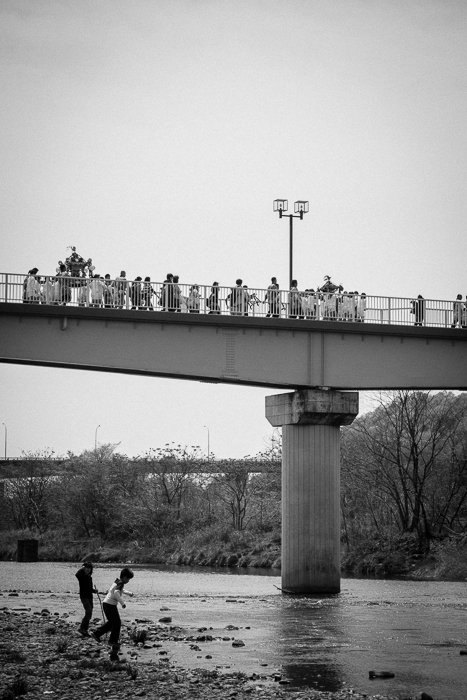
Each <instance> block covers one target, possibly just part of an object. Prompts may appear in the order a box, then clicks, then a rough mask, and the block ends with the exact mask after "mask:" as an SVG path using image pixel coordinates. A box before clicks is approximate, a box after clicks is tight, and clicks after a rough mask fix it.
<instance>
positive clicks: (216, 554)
mask: <svg viewBox="0 0 467 700" xmlns="http://www.w3.org/2000/svg"><path fill="white" fill-rule="evenodd" d="M32 536H33V535H31V534H30V533H25V532H22V531H16V532H10V533H5V532H3V533H1V534H0V559H2V560H10V561H13V560H15V559H16V550H17V540H18V539H28V538H30V537H32ZM280 543H281V538H280V533H277V532H275V533H274V532H273V533H264V532H255V531H249V530H248V531H242V532H238V531H236V530H230V531H229V530H226V531H224V532H219V531H218V530H217V531H214V530H213V528H206V529H204V530H199V531H198V532H196V533H191V534H190V535H189V536H187V537H185V538H183V539H181V538H170V539H169V538H167V539H165V540H159V541H158V542H157V543H155V544H154V545H153V546H147V545H140V544H139V543H138V542H108V541H107V542H102V541H100V540H97V539H85V540H71V541H70V540H69V539H67V538H66V536H65V535H64V533H60V532H48V533H45V534H44V535H42V536H41V537H39V558H40V559H41V560H42V561H83V560H84V559H90V560H91V561H93V562H131V563H134V564H178V565H185V566H227V567H242V568H246V567H262V568H280V565H281V558H280V557H281V553H280Z"/></svg>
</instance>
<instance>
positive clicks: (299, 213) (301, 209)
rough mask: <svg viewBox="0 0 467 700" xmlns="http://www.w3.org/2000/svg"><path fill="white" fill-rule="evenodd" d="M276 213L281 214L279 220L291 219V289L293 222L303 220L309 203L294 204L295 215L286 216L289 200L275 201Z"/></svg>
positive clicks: (298, 202) (290, 282) (299, 201)
mask: <svg viewBox="0 0 467 700" xmlns="http://www.w3.org/2000/svg"><path fill="white" fill-rule="evenodd" d="M273 207H274V211H278V212H279V219H282V217H283V216H285V217H288V218H289V289H290V287H291V286H292V280H293V220H294V219H303V214H306V213H307V212H308V211H309V202H305V201H302V200H298V201H297V202H294V211H295V214H284V212H285V211H287V209H288V208H289V201H288V199H275V200H274V204H273Z"/></svg>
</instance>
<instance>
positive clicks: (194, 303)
mask: <svg viewBox="0 0 467 700" xmlns="http://www.w3.org/2000/svg"><path fill="white" fill-rule="evenodd" d="M199 303H200V293H199V285H198V284H194V285H193V286H191V287H190V293H189V294H188V300H187V306H188V311H189V312H190V314H199Z"/></svg>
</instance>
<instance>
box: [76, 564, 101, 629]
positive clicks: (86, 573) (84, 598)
mask: <svg viewBox="0 0 467 700" xmlns="http://www.w3.org/2000/svg"><path fill="white" fill-rule="evenodd" d="M75 576H76V578H77V579H78V581H79V597H80V599H81V602H82V604H83V608H84V617H83V619H82V620H81V624H80V626H79V629H78V632H79V633H80V634H81V636H83V637H89V631H88V630H89V621H90V619H91V617H92V608H93V600H92V594H93V593H97V588H96V587H95V586H94V585H93V582H92V564H91V562H90V561H85V562H84V563H83V566H82V567H81V569H78V571H77V572H76V574H75Z"/></svg>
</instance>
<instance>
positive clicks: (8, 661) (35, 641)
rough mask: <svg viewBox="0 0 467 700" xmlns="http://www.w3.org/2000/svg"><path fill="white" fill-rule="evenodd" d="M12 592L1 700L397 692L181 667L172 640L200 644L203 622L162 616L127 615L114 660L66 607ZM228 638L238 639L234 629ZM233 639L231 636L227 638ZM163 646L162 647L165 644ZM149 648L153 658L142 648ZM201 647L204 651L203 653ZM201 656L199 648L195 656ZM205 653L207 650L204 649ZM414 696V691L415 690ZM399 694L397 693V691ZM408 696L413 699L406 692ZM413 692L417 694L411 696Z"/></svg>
mask: <svg viewBox="0 0 467 700" xmlns="http://www.w3.org/2000/svg"><path fill="white" fill-rule="evenodd" d="M18 603H20V600H18V599H17V598H16V599H15V598H10V599H7V598H4V599H3V601H2V603H1V604H0V630H1V632H2V634H1V639H0V700H15V699H16V698H18V697H24V698H25V699H26V700H29V699H30V700H32V699H33V698H41V699H42V700H43V699H44V698H45V697H50V698H52V699H53V698H57V699H59V700H82V698H83V697H86V698H87V699H90V700H100V698H106V699H107V700H117V699H120V698H134V697H135V698H139V697H144V698H147V700H153V699H154V700H156V699H157V700H164V699H167V700H169V699H170V700H185V699H187V700H188V698H189V699H190V700H191V699H193V698H202V699H206V700H208V699H209V700H211V699H214V700H215V698H222V699H223V700H225V699H226V698H236V699H237V700H242V698H252V697H253V698H254V697H257V698H268V699H269V698H278V699H282V698H293V700H295V699H296V700H305V699H306V700H363V699H364V698H365V699H366V700H395V698H394V699H392V698H391V697H390V696H382V695H374V696H368V695H362V694H360V693H357V692H355V691H353V690H352V689H345V690H342V691H339V692H335V693H326V692H319V691H315V690H310V689H306V690H303V689H299V690H297V689H296V688H291V687H290V686H289V685H288V683H287V679H286V678H282V677H281V675H280V674H278V673H274V672H271V670H268V669H267V668H265V669H264V674H257V673H254V674H251V675H249V676H248V675H246V674H244V673H241V672H238V671H235V672H229V671H228V670H226V669H221V670H218V669H216V670H207V669H205V668H204V669H203V668H194V669H193V668H191V669H188V668H183V667H182V666H180V665H178V666H176V665H175V664H173V663H172V661H171V659H170V643H171V642H172V643H173V640H174V639H176V640H177V641H183V642H185V643H186V644H187V645H190V648H191V649H193V648H194V649H195V651H196V647H197V648H198V649H199V651H200V652H201V646H202V644H203V642H204V641H208V638H209V634H208V631H207V630H199V631H198V632H199V634H198V635H197V636H193V635H192V636H191V637H183V636H180V634H181V633H180V630H178V629H177V628H174V627H171V626H170V618H166V619H165V622H161V621H157V622H156V621H151V620H137V621H136V624H135V623H133V625H129V624H128V623H124V626H123V628H122V638H121V639H122V646H121V649H120V653H119V655H118V660H111V659H110V655H109V649H110V648H109V647H108V646H107V644H105V643H101V644H98V643H97V642H95V641H94V640H93V639H92V638H81V637H80V636H79V634H78V631H77V622H76V620H72V619H71V618H70V616H69V614H68V613H67V612H52V611H51V610H49V609H47V608H44V609H42V610H34V611H31V608H29V607H28V606H27V605H21V604H18ZM226 639H228V640H229V642H230V643H231V644H232V646H235V642H237V643H238V642H241V640H236V639H235V637H234V638H232V637H227V638H226ZM232 639H233V641H232ZM164 647H165V648H164ZM146 649H151V651H152V652H156V654H154V653H152V654H151V658H149V657H148V656H147V655H146V657H145V650H146ZM205 650H206V647H205V649H204V650H203V652H202V653H205ZM199 658H201V656H200V657H199ZM207 658H209V657H207ZM417 697H419V696H417ZM397 700H400V697H399V698H398V699H397ZM407 700H411V699H410V698H409V697H408V696H407ZM414 700H415V699H414Z"/></svg>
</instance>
